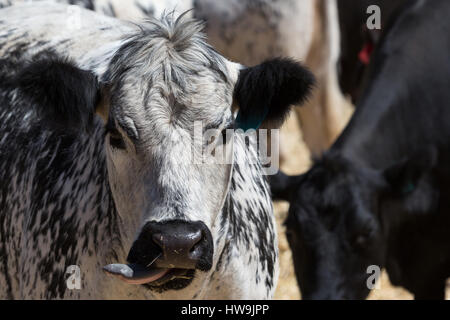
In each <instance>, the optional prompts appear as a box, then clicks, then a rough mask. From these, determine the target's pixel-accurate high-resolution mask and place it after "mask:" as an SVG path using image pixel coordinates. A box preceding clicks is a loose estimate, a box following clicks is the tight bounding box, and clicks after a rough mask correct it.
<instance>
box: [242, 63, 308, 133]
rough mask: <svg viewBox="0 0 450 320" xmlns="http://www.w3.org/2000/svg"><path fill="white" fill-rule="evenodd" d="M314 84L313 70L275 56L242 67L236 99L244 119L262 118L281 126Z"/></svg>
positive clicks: (245, 120) (305, 97) (244, 120)
mask: <svg viewBox="0 0 450 320" xmlns="http://www.w3.org/2000/svg"><path fill="white" fill-rule="evenodd" d="M314 83H315V79H314V76H313V75H312V73H311V72H310V71H308V70H307V69H306V68H305V67H303V66H302V65H301V64H300V63H298V62H295V61H294V60H291V59H287V58H275V59H272V60H268V61H266V62H263V63H261V64H259V65H257V66H254V67H250V68H246V69H243V70H241V72H240V75H239V78H238V81H237V83H236V87H235V89H234V99H235V101H236V103H237V105H238V106H239V112H240V116H241V119H242V121H243V122H248V121H250V122H252V120H251V119H253V118H258V119H261V120H264V121H265V122H269V123H270V124H271V125H274V126H278V125H280V124H281V123H282V122H283V121H284V119H285V117H286V116H287V114H288V113H289V111H290V106H291V105H294V104H301V103H303V102H304V101H305V100H306V99H307V97H308V95H309V94H310V91H311V88H312V87H313V85H314Z"/></svg>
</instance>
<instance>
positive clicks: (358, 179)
mask: <svg viewBox="0 0 450 320" xmlns="http://www.w3.org/2000/svg"><path fill="white" fill-rule="evenodd" d="M410 164H411V163H409V164H408V163H406V162H405V163H404V162H402V163H399V164H398V165H396V166H394V167H392V168H390V169H388V170H386V171H383V172H379V171H375V170H368V169H363V168H360V167H359V166H358V165H356V164H355V163H352V162H350V161H347V160H346V159H344V158H341V157H339V156H336V155H328V156H325V158H324V159H322V160H321V161H320V162H317V163H316V164H315V165H314V166H313V168H312V169H311V170H310V171H308V172H307V173H306V174H304V175H301V176H297V177H287V176H283V175H279V176H278V177H275V178H274V179H273V180H272V182H271V185H272V189H273V192H274V194H275V196H278V197H280V198H284V199H286V200H289V201H290V208H289V213H288V218H287V220H286V223H285V225H286V233H287V238H288V241H289V245H290V247H291V249H292V251H293V258H294V265H295V272H296V276H297V280H298V283H299V287H300V288H301V291H302V296H303V298H305V299H364V298H366V297H367V295H368V294H369V291H370V288H371V286H372V285H374V282H373V280H374V277H372V276H373V275H374V272H375V271H376V270H377V269H378V268H377V267H379V268H380V269H381V268H382V267H383V266H384V263H385V255H386V235H387V234H388V232H389V230H390V229H395V226H398V224H399V223H401V222H402V221H404V219H405V218H407V217H410V216H411V215H413V214H418V213H421V212H428V211H429V210H430V209H431V207H430V203H431V202H433V201H434V200H432V199H431V198H433V199H434V196H432V195H430V198H429V197H428V196H427V201H423V200H424V199H421V201H419V202H420V204H419V203H417V202H414V198H417V196H418V194H420V193H422V191H423V190H424V188H425V189H429V187H430V185H429V182H428V180H427V179H425V177H426V176H427V175H426V174H425V175H422V173H424V172H426V171H427V170H428V169H426V168H425V167H424V166H418V167H417V171H416V172H421V174H418V175H414V174H411V172H412V171H411V172H408V171H409V168H410ZM388 176H390V177H392V180H389V178H388ZM410 184H411V185H412V184H414V187H410V186H409V185H410ZM406 187H407V188H411V190H406V189H405V188H406ZM402 190H403V191H402ZM397 191H398V192H397ZM425 202H426V208H425V206H424V204H425ZM407 203H410V206H407V205H406V204H407ZM373 266H375V267H373Z"/></svg>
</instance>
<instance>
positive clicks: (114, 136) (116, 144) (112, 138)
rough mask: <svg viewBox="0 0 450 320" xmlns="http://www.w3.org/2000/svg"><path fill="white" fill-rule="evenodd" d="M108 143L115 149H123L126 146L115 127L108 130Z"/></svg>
mask: <svg viewBox="0 0 450 320" xmlns="http://www.w3.org/2000/svg"><path fill="white" fill-rule="evenodd" d="M109 144H110V145H111V147H113V148H116V149H125V147H126V146H125V141H123V138H122V136H121V135H120V133H119V131H117V129H112V130H109Z"/></svg>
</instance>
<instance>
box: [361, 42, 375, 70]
mask: <svg viewBox="0 0 450 320" xmlns="http://www.w3.org/2000/svg"><path fill="white" fill-rule="evenodd" d="M373 49H374V48H373V43H371V42H367V43H366V44H365V45H364V47H363V48H362V49H361V51H360V52H359V54H358V58H359V61H361V62H362V63H363V64H365V65H368V64H369V63H370V56H371V55H372V52H373Z"/></svg>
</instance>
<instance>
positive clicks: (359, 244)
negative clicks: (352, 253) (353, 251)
mask: <svg viewBox="0 0 450 320" xmlns="http://www.w3.org/2000/svg"><path fill="white" fill-rule="evenodd" d="M352 242H353V246H354V247H356V248H359V249H364V248H366V247H367V246H368V245H369V243H370V237H369V235H366V234H359V235H357V236H355V237H354V238H353V241H352Z"/></svg>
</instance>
